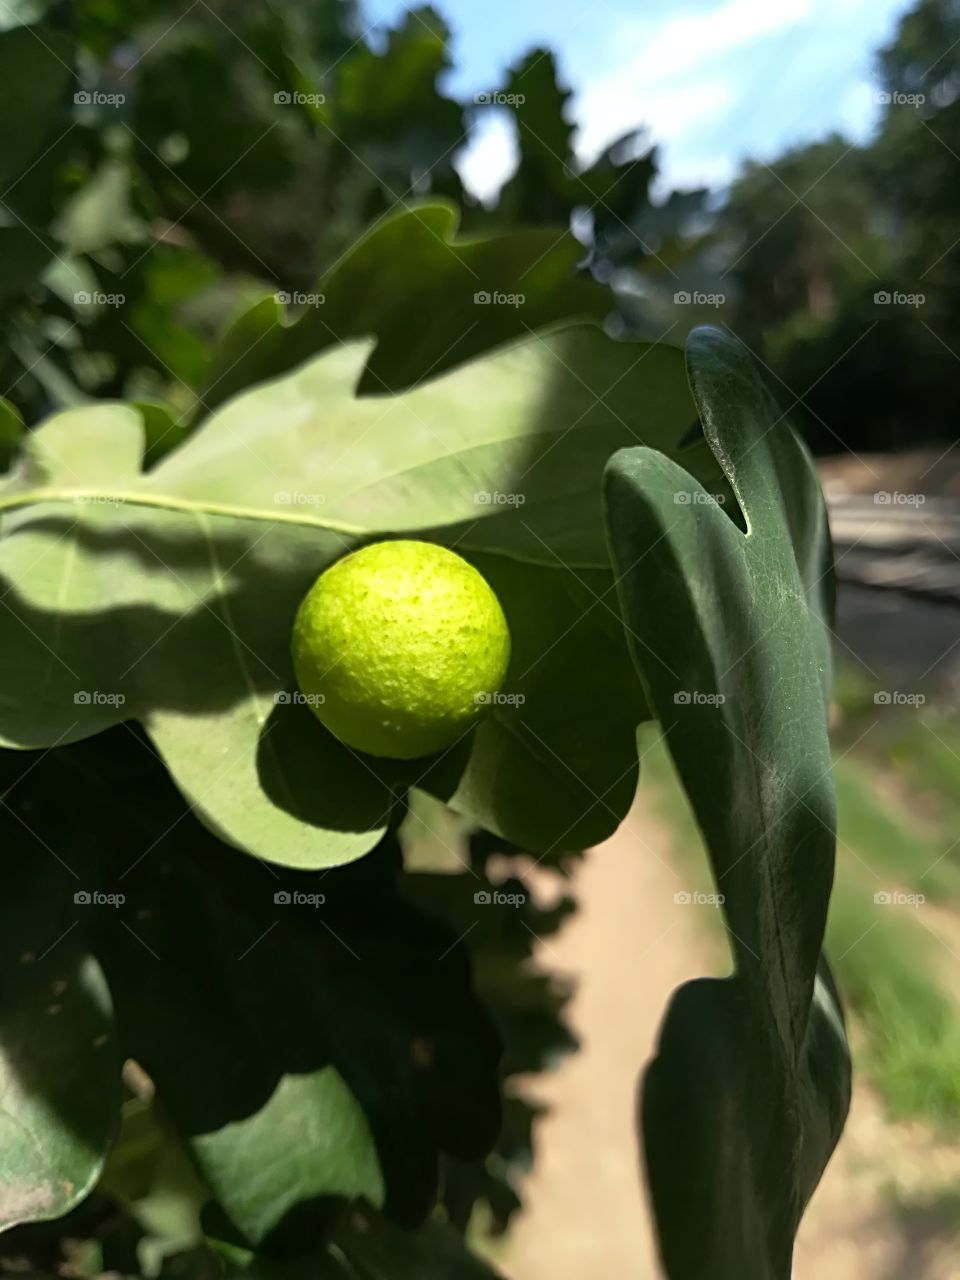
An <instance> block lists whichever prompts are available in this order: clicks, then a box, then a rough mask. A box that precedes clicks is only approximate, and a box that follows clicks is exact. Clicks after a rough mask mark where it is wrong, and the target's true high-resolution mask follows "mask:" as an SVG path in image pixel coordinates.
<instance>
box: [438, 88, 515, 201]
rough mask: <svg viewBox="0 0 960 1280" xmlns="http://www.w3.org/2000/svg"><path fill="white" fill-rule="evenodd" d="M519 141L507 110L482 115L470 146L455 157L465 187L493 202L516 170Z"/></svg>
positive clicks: (482, 113) (486, 110)
mask: <svg viewBox="0 0 960 1280" xmlns="http://www.w3.org/2000/svg"><path fill="white" fill-rule="evenodd" d="M517 160H518V153H517V140H516V135H515V134H514V130H513V124H512V122H511V120H510V119H509V118H508V113H507V110H506V109H503V110H499V109H497V108H488V109H485V110H484V111H483V112H481V113H480V119H479V120H478V121H477V124H476V125H475V127H474V130H473V133H472V135H471V138H470V143H469V145H468V146H466V147H464V149H463V150H462V151H460V152H458V154H457V155H456V156H455V157H454V162H453V163H454V166H455V168H456V170H457V172H458V173H459V175H460V180H461V182H462V183H463V185H464V186H465V187H466V188H467V190H468V191H470V192H471V193H472V194H473V195H475V196H477V197H478V199H480V200H484V201H488V200H492V199H493V197H494V196H495V195H496V194H497V192H498V191H499V190H500V188H501V187H502V186H503V184H504V183H505V182H506V181H507V179H508V178H509V177H510V176H511V175H512V173H513V172H514V170H515V169H516V167H517Z"/></svg>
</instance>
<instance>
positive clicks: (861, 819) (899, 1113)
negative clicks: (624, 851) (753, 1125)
mask: <svg viewBox="0 0 960 1280" xmlns="http://www.w3.org/2000/svg"><path fill="white" fill-rule="evenodd" d="M652 740H653V738H652V735H651V737H650V738H648V740H647V742H648V743H649V742H650V741H652ZM642 782H643V784H644V787H645V790H646V794H647V796H648V802H649V803H650V804H651V805H652V808H653V813H654V816H655V817H657V818H659V819H660V820H661V821H662V822H664V824H665V825H667V826H668V827H669V828H670V830H671V833H672V836H673V841H672V843H673V851H674V854H675V857H676V859H677V862H678V865H679V868H680V870H681V872H682V873H683V875H684V876H685V878H686V879H687V880H688V883H689V886H690V888H691V889H693V888H696V889H702V890H704V891H707V892H709V891H710V890H711V888H712V885H711V882H710V872H709V868H708V865H707V861H706V854H705V851H704V848H703V843H702V840H701V838H700V834H699V831H698V830H697V826H696V822H695V821H694V818H693V815H692V813H691V811H690V807H689V805H688V803H687V800H686V797H685V795H684V793H683V790H682V788H681V787H680V785H679V782H678V781H677V778H676V775H675V773H674V771H673V766H672V764H671V762H670V758H669V756H668V754H667V751H666V748H665V747H664V745H663V744H662V743H660V744H658V745H656V746H653V747H652V748H651V749H650V750H649V751H648V752H647V754H646V755H645V756H644V758H643V777H642ZM837 791H838V800H839V811H840V840H841V844H840V848H839V852H838V858H837V878H836V884H835V887H834V894H833V898H832V900H831V906H830V914H829V918H828V922H827V943H826V945H827V953H828V955H829V956H830V958H831V962H832V965H833V968H834V972H835V974H836V977H837V980H838V982H839V985H840V988H841V991H842V992H843V995H844V999H845V1002H846V1004H847V1008H848V1012H849V1013H851V1014H852V1015H853V1017H854V1018H856V1020H857V1022H858V1024H859V1026H860V1028H861V1030H862V1032H863V1035H862V1040H863V1048H862V1049H861V1051H860V1053H859V1054H858V1060H857V1063H856V1065H857V1069H858V1070H859V1071H860V1072H861V1073H862V1074H863V1075H864V1076H865V1077H866V1078H867V1079H869V1080H871V1081H872V1082H873V1084H874V1085H875V1086H876V1088H877V1089H878V1091H879V1092H880V1094H881V1096H882V1097H883V1098H884V1100H885V1103H886V1105H887V1108H888V1110H889V1112H890V1113H891V1115H894V1116H896V1117H898V1118H904V1119H906V1118H918V1119H924V1120H927V1121H929V1122H932V1123H934V1124H936V1125H937V1126H938V1127H942V1128H953V1129H955V1128H956V1127H957V1124H958V1120H960V1017H958V1009H957V1005H956V1003H955V1000H954V993H952V992H951V991H949V990H946V989H945V988H944V987H943V986H942V984H941V982H940V980H939V978H938V974H939V972H940V970H941V969H942V967H943V966H942V957H941V955H940V954H939V944H938V943H937V942H936V941H935V939H934V938H933V937H931V935H930V934H929V933H928V931H927V930H926V929H925V928H923V926H922V925H921V924H920V923H919V922H918V919H917V917H916V916H915V915H914V914H913V912H914V910H923V908H922V907H920V908H916V909H915V908H911V907H899V906H894V905H890V906H885V905H878V904H877V903H876V902H875V901H874V894H875V893H876V892H878V891H880V890H893V889H901V890H903V891H905V892H920V893H923V894H925V895H926V896H927V898H928V899H929V900H930V901H935V900H940V901H943V902H948V901H957V900H960V871H958V868H957V866H956V864H955V863H954V862H953V861H952V860H951V859H949V858H947V859H942V858H941V855H942V854H943V850H944V848H945V847H946V846H944V845H943V844H942V843H940V842H939V841H938V840H936V839H935V838H933V837H929V836H927V835H926V834H918V833H917V831H916V830H915V829H913V828H911V826H910V825H909V823H908V822H907V821H906V819H905V816H904V813H903V811H902V810H901V809H899V808H898V807H897V805H895V804H894V803H893V802H892V801H889V800H888V799H887V798H886V797H885V796H882V794H881V793H880V791H879V790H878V787H877V785H876V779H875V777H874V775H873V774H872V773H871V771H870V768H869V764H868V763H865V762H864V761H862V760H861V759H859V758H856V757H850V756H848V757H846V758H845V759H844V760H841V761H840V762H839V765H838V768H837ZM938 858H941V861H940V862H939V863H937V865H936V867H933V868H932V869H931V867H932V864H933V863H934V862H936V860H937V859H938ZM871 870H872V872H873V873H874V874H871ZM714 914H715V915H716V917H717V923H720V919H719V916H720V913H719V912H718V913H707V915H706V916H705V917H704V918H705V919H710V918H711V916H712V915H714Z"/></svg>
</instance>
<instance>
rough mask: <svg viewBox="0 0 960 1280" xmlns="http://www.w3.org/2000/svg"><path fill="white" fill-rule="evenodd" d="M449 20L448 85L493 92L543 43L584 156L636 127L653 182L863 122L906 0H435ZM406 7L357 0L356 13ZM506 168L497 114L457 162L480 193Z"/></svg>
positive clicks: (871, 118) (689, 176)
mask: <svg viewBox="0 0 960 1280" xmlns="http://www.w3.org/2000/svg"><path fill="white" fill-rule="evenodd" d="M434 3H435V6H436V7H437V8H438V9H439V10H440V11H441V12H442V13H443V15H444V17H445V18H446V20H447V22H448V23H449V24H450V25H451V27H452V28H453V56H454V60H455V63H456V70H455V71H454V72H453V73H452V75H451V77H450V81H449V85H450V88H452V89H453V90H455V91H456V92H457V93H458V94H462V95H472V94H473V93H476V92H479V91H482V90H487V89H490V88H495V87H497V85H498V84H499V82H500V78H501V76H502V74H503V71H504V68H506V67H507V66H509V65H510V63H511V62H513V61H514V60H515V59H516V58H518V57H519V56H520V55H522V54H523V53H524V52H526V51H527V50H528V49H529V48H531V47H532V46H534V45H548V46H549V47H550V48H552V49H553V50H554V52H555V54H556V55H557V58H558V62H559V67H560V73H561V77H562V79H563V81H564V82H565V83H566V85H567V87H568V88H571V89H573V90H574V95H575V96H574V98H573V99H572V100H571V103H570V108H569V114H570V118H571V120H572V122H573V123H575V124H576V125H577V137H576V145H577V150H578V153H579V154H580V155H581V156H582V158H584V159H587V160H589V159H590V158H591V157H592V156H594V155H595V154H596V153H597V152H598V151H599V150H600V149H601V148H602V147H603V146H604V145H605V144H606V143H607V142H610V141H611V140H612V139H613V138H615V137H616V136H618V135H619V134H620V133H623V132H625V131H626V130H628V129H630V128H631V127H634V126H637V125H641V124H645V125H647V126H648V128H649V130H650V136H651V140H652V141H654V142H657V143H658V144H660V148H661V150H660V156H661V165H662V171H663V177H662V181H661V184H660V185H661V186H662V187H664V188H669V187H671V186H685V185H695V184H699V183H708V184H710V185H722V184H723V183H724V182H726V181H727V180H728V179H729V178H730V177H731V176H732V174H734V173H735V172H736V169H737V166H738V163H739V162H740V161H741V160H743V159H745V158H748V157H752V158H756V159H765V160H769V159H772V157H773V156H775V155H777V154H778V153H779V152H780V151H781V150H783V148H784V147H785V146H787V145H790V144H793V143H797V142H803V141H808V140H812V139H814V138H818V137H821V136H823V135H824V134H825V133H827V132H829V131H830V130H833V129H836V130H839V131H841V132H843V133H845V134H847V135H848V136H850V137H851V138H863V137H864V136H867V135H869V133H870V131H871V129H872V128H873V125H874V122H875V119H876V114H877V110H878V108H877V106H876V104H875V101H874V92H875V85H874V83H873V65H874V55H875V51H876V50H877V48H879V47H880V46H881V45H882V44H884V43H886V42H887V41H888V40H889V39H890V37H891V36H892V35H893V33H894V31H895V29H896V25H897V21H898V19H899V18H900V16H901V15H902V14H903V13H904V12H906V11H907V10H908V9H909V8H910V7H911V4H910V3H909V0H666V2H664V0H661V3H660V4H658V5H653V4H650V3H638V0H632V2H630V0H434ZM408 7H413V6H409V5H407V4H404V3H401V2H400V0H365V3H364V5H363V10H364V13H365V15H366V18H367V21H368V22H369V23H382V22H392V21H395V20H396V18H397V16H398V15H400V14H401V13H402V12H403V10H404V9H406V8H408ZM512 164H513V147H512V137H511V132H510V129H509V126H508V124H507V121H506V119H505V118H504V117H503V116H502V115H501V114H500V113H498V112H496V111H493V110H490V111H486V112H484V113H483V117H482V127H481V128H479V129H478V130H477V135H476V137H475V138H474V140H473V141H472V143H471V146H470V148H469V150H468V151H467V152H466V153H465V154H463V155H462V156H461V157H459V159H458V167H459V168H460V172H461V175H462V176H463V178H464V180H465V181H466V183H467V185H468V186H469V187H470V188H471V189H472V190H474V191H475V192H476V193H478V194H480V195H481V196H485V195H489V194H491V193H492V192H493V191H495V190H496V189H497V187H498V186H499V185H500V183H501V182H502V181H503V179H504V178H505V177H506V176H508V175H509V173H510V170H511V168H512Z"/></svg>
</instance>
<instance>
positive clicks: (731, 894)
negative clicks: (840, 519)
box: [606, 330, 850, 1280]
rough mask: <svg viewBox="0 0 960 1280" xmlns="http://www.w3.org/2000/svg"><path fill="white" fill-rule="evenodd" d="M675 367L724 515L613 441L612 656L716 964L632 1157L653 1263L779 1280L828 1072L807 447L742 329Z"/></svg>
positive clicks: (705, 337)
mask: <svg viewBox="0 0 960 1280" xmlns="http://www.w3.org/2000/svg"><path fill="white" fill-rule="evenodd" d="M689 367H690V377H691V382H692V386H693V391H694V395H695V397H696V399H697V402H698V404H699V406H700V412H701V417H702V421H703V428H704V433H705V435H706V438H707V441H708V442H709V445H710V447H711V449H712V450H713V451H714V453H715V454H716V457H717V459H718V461H719V462H720V464H721V465H722V466H723V468H724V470H725V472H726V474H727V476H728V478H729V481H730V485H731V487H732V489H733V491H734V493H735V494H736V500H737V502H738V504H739V507H740V511H742V516H743V520H744V521H745V524H746V532H743V531H742V530H741V528H740V527H739V524H738V519H739V512H736V511H733V510H730V511H724V510H723V509H722V508H721V507H720V506H718V505H717V503H716V502H715V501H714V500H713V499H712V498H711V497H710V495H708V494H707V493H706V491H705V490H704V489H703V487H702V486H701V485H700V484H699V483H698V482H697V480H696V479H694V477H693V476H691V475H690V474H689V473H687V472H686V471H684V470H683V469H682V468H681V467H680V466H679V465H678V464H677V463H676V462H674V461H672V460H671V459H669V458H667V457H665V456H663V455H662V454H660V453H656V452H654V451H652V450H649V449H631V450H627V451H625V452H622V453H620V454H618V455H617V456H616V457H615V458H614V459H613V461H612V463H611V464H610V467H609V471H608V477H607V486H606V493H607V512H608V521H609V527H610V536H611V543H612V547H613V552H614V557H615V561H616V563H617V566H618V568H619V571H620V575H621V576H620V579H619V583H620V591H621V599H622V604H623V612H624V617H625V619H626V623H627V627H628V629H629V631H630V633H631V635H632V638H633V642H634V643H633V653H634V658H635V661H636V664H637V667H638V670H639V672H640V675H641V679H642V681H643V684H644V688H645V690H646V693H647V697H648V699H649V702H650V705H651V707H652V708H653V709H654V711H655V713H656V715H657V716H658V718H659V720H660V722H661V724H662V725H663V729H664V733H665V736H666V740H667V743H668V745H669V748H670V751H671V754H672V755H673V758H674V761H675V763H676V767H677V770H678V772H679V774H680V777H681V779H682V781H683V784H684V787H685V789H686V791H687V794H688V796H689V797H690V800H691V803H692V805H693V808H694V812H695V813H696V816H697V820H698V822H699V824H700V827H701V829H702V830H703V833H704V837H705V841H706V844H707V848H708V852H709V855H710V859H711V863H712V866H713V870H714V874H715V877H716V882H717V889H718V891H719V892H720V893H721V894H723V895H724V897H725V902H724V912H725V915H726V919H727V922H728V925H729V930H730V938H731V946H732V949H733V953H734V957H735V962H736V972H735V974H734V976H733V977H731V978H728V979H725V980H722V981H709V980H702V981H699V982H695V983H691V984H689V985H688V986H686V987H684V988H682V989H681V990H680V992H679V993H678V994H677V995H676V996H675V998H674V1001H673V1003H672V1005H671V1008H670V1012H669V1014H668V1016H667V1019H666V1022H665V1025H664V1029H663V1034H662V1037H661V1042H660V1046H659V1050H658V1054H657V1057H656V1058H655V1059H654V1062H653V1064H652V1065H651V1067H650V1069H649V1072H648V1074H647V1078H646V1082H645V1088H644V1105H643V1122H644V1133H645V1140H646V1152H647V1166H648V1170H649V1177H650V1184H651V1188H652V1194H653V1201H654V1207H655V1210H656V1215H657V1222H658V1229H659V1233H660V1242H661V1249H662V1253H663V1257H664V1261H665V1264H666V1268H667V1272H668V1274H669V1276H670V1277H671V1280H707V1277H709V1278H710V1280H721V1278H723V1280H727V1278H728V1277H729V1278H730V1280H733V1277H737V1278H738V1280H740V1278H741V1277H744V1276H750V1277H751V1280H788V1277H789V1275H790V1259H791V1254H792V1248H793V1238H794V1234H795V1232H796V1229H797V1224H798V1223H799V1220H800V1216H801V1214H802V1212H803V1210H804V1207H805V1205H806V1203H807V1201H808V1199H809V1197H810V1195H811V1194H812V1192H813V1190H814V1188H815V1186H816V1185H817V1182H818V1180H819V1178H820V1175H821V1173H822V1171H823V1168H824V1166H825V1164H826V1162H827V1160H828V1158H829V1156H830V1153H831V1151H832V1149H833V1147H834V1144H835V1143H836V1141H837V1138H838V1137H839V1134H840V1131H841V1129H842V1127H843V1122H844V1118H845V1115H846V1110H847V1105H848V1101H849V1087H850V1082H849V1074H850V1064H849V1057H848V1050H847V1045H846V1040H845V1037H844V1033H843V1025H842V1018H841V1015H840V1011H839V1006H838V1004H837V999H836V994H835V992H834V990H833V987H832V983H831V982H830V980H829V976H828V974H827V973H826V968H825V965H822V964H821V963H820V960H819V956H820V947H821V943H822V940H823V930H824V923H825V918H826V910H827V901H828V898H829V894H830V886H831V882H832V877H833V861H834V794H833V785H832V777H831V761H830V749H829V743H828V740H827V732H826V709H827V687H828V679H829V669H828V668H829V644H828V640H829V636H828V632H827V628H826V619H827V618H829V616H830V613H831V608H830V602H831V600H832V580H831V574H830V559H829V539H828V534H827V527H826V518H825V513H824V509H823V503H822V498H821V496H820V493H819V488H818V485H817V481H816V475H815V472H814V470H813V467H812V464H811V462H810V459H809V457H808V456H807V454H806V453H805V451H804V450H803V448H802V446H801V445H800V444H799V442H798V441H797V439H796V437H795V436H794V435H793V434H792V432H791V431H790V428H789V427H788V426H787V424H786V422H785V421H784V418H783V415H782V414H781V413H780V411H779V410H778V409H777V407H776V405H775V404H774V402H773V400H772V398H771V397H770V395H769V393H768V392H767V391H766V389H765V387H764V385H763V383H762V381H761V379H760V377H759V376H758V374H757V373H756V371H755V369H754V368H753V366H752V365H751V363H750V361H749V359H748V357H747V355H746V353H745V351H744V349H743V348H742V347H741V346H740V345H739V344H737V343H736V342H735V341H733V340H731V339H730V338H728V337H726V336H725V335H723V334H721V333H719V332H717V331H715V330H698V331H696V332H695V333H694V334H693V336H692V337H691V341H690V349H689ZM818 967H819V971H818Z"/></svg>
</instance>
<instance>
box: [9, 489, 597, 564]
mask: <svg viewBox="0 0 960 1280" xmlns="http://www.w3.org/2000/svg"><path fill="white" fill-rule="evenodd" d="M88 502H116V503H120V504H122V505H124V506H130V507H144V508H148V509H151V510H158V511H174V512H181V513H183V514H186V515H192V516H194V517H196V518H198V519H199V518H201V517H203V516H215V517H222V518H223V519H226V520H252V521H254V522H256V523H258V524H264V523H269V524H292V525H299V526H300V527H301V528H307V529H324V530H326V531H329V532H331V533H345V534H349V535H351V536H353V537H356V538H369V537H370V536H371V535H375V534H378V533H380V534H389V533H391V532H393V531H392V530H391V529H390V528H387V527H384V528H381V529H378V528H377V527H376V526H373V525H370V526H365V525H357V524H347V523H346V521H342V520H330V519H323V520H321V519H319V518H318V517H316V516H310V515H307V514H302V515H299V514H294V513H293V512H285V511H266V510H265V509H264V508H262V507H245V506H240V505H236V506H235V505H233V504H231V503H227V502H210V501H207V500H202V499H198V498H178V497H174V496H172V495H170V494H152V493H147V492H144V491H141V490H138V489H60V488H56V489H54V488H51V489H23V490H20V491H19V492H17V493H13V494H8V495H6V496H3V497H0V513H2V512H4V511H13V510H17V509H19V508H23V507H31V506H42V505H44V504H46V505H50V504H54V505H56V504H61V505H66V506H76V505H78V504H83V503H88ZM488 518H489V517H487V516H479V517H477V518H476V519H475V520H474V521H473V522H472V523H474V524H476V523H480V522H481V521H483V520H485V519H488ZM469 521H470V517H469V516H464V517H462V518H461V519H459V520H446V521H444V522H443V524H442V525H439V526H426V525H425V526H424V527H436V528H443V527H445V526H446V525H460V524H464V523H467V522H469ZM411 532H412V531H411ZM458 545H460V546H463V547H466V548H468V549H472V550H476V551H483V552H484V553H485V554H487V555H495V556H502V557H503V558H504V559H506V560H512V561H517V562H518V563H520V564H529V565H535V566H536V567H537V568H540V569H555V570H556V569H566V568H569V567H570V566H569V565H567V564H565V563H564V562H562V561H559V560H557V559H552V560H547V559H540V558H539V557H537V556H531V555H524V554H522V553H521V552H519V551H516V550H512V549H511V550H507V549H506V548H503V547H489V546H487V545H480V546H474V545H473V544H472V543H471V542H470V541H469V538H468V537H467V536H466V535H465V536H464V537H462V538H460V539H458ZM575 567H576V568H580V569H606V568H609V561H607V560H606V559H603V560H596V561H594V560H589V561H581V560H577V561H576V564H575Z"/></svg>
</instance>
